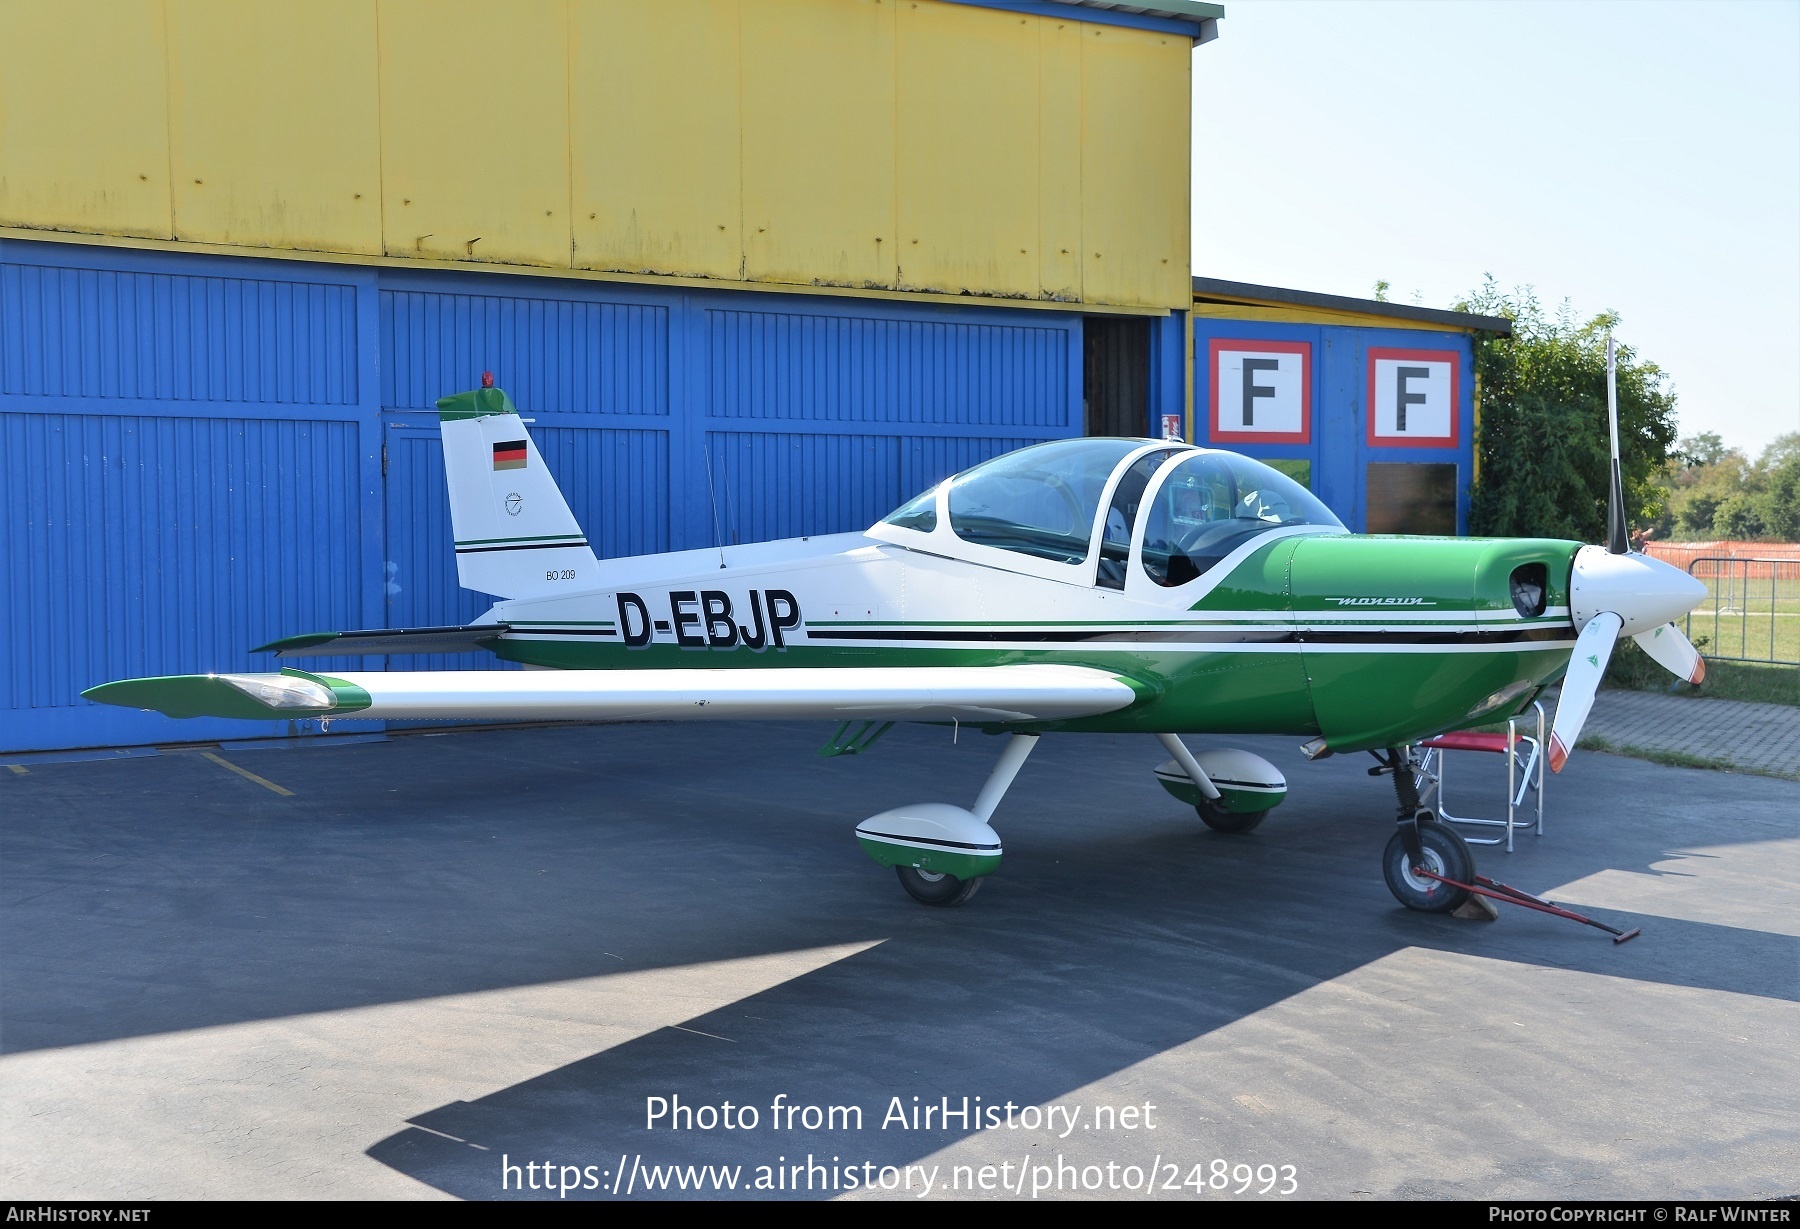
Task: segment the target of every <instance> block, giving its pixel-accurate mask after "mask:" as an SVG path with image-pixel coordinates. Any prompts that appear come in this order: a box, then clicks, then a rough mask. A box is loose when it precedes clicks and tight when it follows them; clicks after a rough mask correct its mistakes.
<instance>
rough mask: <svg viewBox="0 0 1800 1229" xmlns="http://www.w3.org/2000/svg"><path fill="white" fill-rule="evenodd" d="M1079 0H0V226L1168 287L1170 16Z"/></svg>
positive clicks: (1117, 296) (739, 268)
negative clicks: (1159, 23)
mask: <svg viewBox="0 0 1800 1229" xmlns="http://www.w3.org/2000/svg"><path fill="white" fill-rule="evenodd" d="M1196 7H1198V6H1196ZM1020 10H1028V11H1020ZM1036 10H1044V12H1039V11H1036ZM1107 13H1108V11H1107V10H1101V9H1094V10H1090V11H1089V12H1088V14H1087V15H1088V16H1091V17H1093V18H1094V19H1095V20H1080V19H1078V18H1079V17H1080V16H1081V15H1082V10H1081V9H1079V8H1076V7H1074V6H1071V5H1048V4H1036V5H1031V4H1027V5H1019V6H1017V8H1012V7H995V8H989V7H983V6H979V5H973V4H956V3H942V2H939V0H657V2H655V3H646V2H645V0H508V2H507V3H503V4H502V3H493V2H491V0H289V2H267V3H254V4H249V3H243V2H242V0H7V2H6V3H5V4H4V5H0V225H5V226H9V227H31V228H44V229H49V230H56V231H69V232H80V233H85V234H93V235H108V236H120V237H137V238H145V239H163V240H173V241H180V242H186V243H197V244H212V245H224V246H227V247H231V248H243V249H266V248H274V249H284V250H296V251H308V252H332V253H342V254H347V255H365V256H382V257H388V258H396V259H403V260H438V261H456V262H474V263H478V264H516V265H527V266H536V267H542V268H551V269H570V270H595V271H605V272H611V273H624V274H634V273H635V274H660V275H669V276H675V277H698V278H708V279H717V280H722V281H732V282H776V283H789V284H797V285H830V286H843V287H855V288H865V289H888V290H917V291H936V292H945V293H952V294H975V295H982V296H994V297H1001V298H1027V299H1048V300H1064V301H1071V302H1081V303H1088V304H1095V305H1111V306H1136V307H1156V308H1165V309H1182V308H1185V307H1186V306H1187V305H1188V303H1189V302H1190V301H1191V299H1190V293H1189V283H1188V277H1189V272H1190V271H1189V267H1188V231H1189V218H1188V167H1189V152H1188V145H1189V101H1188V100H1189V61H1190V57H1191V54H1192V43H1193V40H1192V38H1191V37H1188V36H1186V35H1184V34H1181V33H1177V32H1173V31H1170V30H1157V29H1140V28H1133V27H1130V26H1122V25H1112V24H1103V23H1102V22H1101V21H1100V20H1099V19H1100V18H1102V17H1105V16H1107Z"/></svg>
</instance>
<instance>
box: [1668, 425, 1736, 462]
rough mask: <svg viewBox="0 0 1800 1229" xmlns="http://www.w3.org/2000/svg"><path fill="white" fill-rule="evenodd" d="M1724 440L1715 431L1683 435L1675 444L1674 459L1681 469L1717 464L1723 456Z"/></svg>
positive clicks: (1724, 451) (1724, 450) (1724, 449)
mask: <svg viewBox="0 0 1800 1229" xmlns="http://www.w3.org/2000/svg"><path fill="white" fill-rule="evenodd" d="M1725 453H1726V448H1725V441H1724V440H1722V439H1720V438H1719V433H1718V432H1717V431H1702V432H1700V434H1698V435H1686V436H1683V437H1682V439H1681V442H1680V443H1679V444H1677V445H1675V460H1677V461H1679V462H1680V463H1681V467H1682V468H1683V469H1700V468H1703V467H1704V466H1708V465H1717V464H1718V463H1719V462H1720V461H1722V460H1723V459H1724V458H1725Z"/></svg>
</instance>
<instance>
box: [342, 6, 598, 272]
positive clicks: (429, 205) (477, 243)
mask: <svg viewBox="0 0 1800 1229" xmlns="http://www.w3.org/2000/svg"><path fill="white" fill-rule="evenodd" d="M379 21H380V36H379V37H378V38H375V44H376V53H377V55H378V56H379V59H380V65H381V69H380V71H381V107H380V123H381V144H380V148H381V181H382V211H381V217H382V227H381V229H382V236H383V240H384V242H385V244H386V248H387V252H388V255H390V256H431V257H438V258H441V259H445V260H491V261H500V262H503V263H507V264H528V265H551V266H555V265H562V266H564V267H565V268H566V267H567V266H568V265H569V263H570V260H569V234H570V231H569V38H568V6H567V5H565V4H562V3H560V2H559V0H511V2H510V3H507V4H490V3H488V2H487V0H382V2H381V6H380V17H379ZM369 37H371V38H374V31H372V30H371V31H370V33H369ZM626 122H630V121H626Z"/></svg>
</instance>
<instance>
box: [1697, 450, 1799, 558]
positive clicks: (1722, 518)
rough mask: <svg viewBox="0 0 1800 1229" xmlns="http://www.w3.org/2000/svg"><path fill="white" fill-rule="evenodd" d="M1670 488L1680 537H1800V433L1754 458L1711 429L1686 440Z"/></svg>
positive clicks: (1700, 538) (1780, 539)
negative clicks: (1730, 444)
mask: <svg viewBox="0 0 1800 1229" xmlns="http://www.w3.org/2000/svg"><path fill="white" fill-rule="evenodd" d="M1709 441H1711V442H1710V443H1709ZM1714 444H1716V446H1713V445H1714ZM1665 487H1666V490H1667V491H1668V494H1669V504H1668V513H1667V515H1666V516H1665V518H1664V520H1665V522H1666V524H1667V527H1668V529H1669V530H1670V532H1671V533H1672V535H1673V536H1674V537H1676V538H1682V539H1687V540H1689V541H1703V540H1706V539H1712V538H1737V539H1748V540H1751V541H1756V540H1762V541H1774V542H1793V541H1797V540H1800V432H1793V433H1790V434H1788V435H1783V436H1781V437H1779V438H1778V439H1776V440H1775V442H1774V443H1772V444H1770V445H1769V446H1768V447H1767V448H1765V449H1763V452H1762V455H1761V456H1760V457H1758V458H1757V459H1756V461H1755V462H1754V463H1752V462H1751V461H1750V459H1749V458H1747V457H1746V456H1744V454H1743V453H1741V452H1739V451H1738V450H1737V449H1735V448H1725V447H1724V445H1723V443H1722V442H1720V441H1719V440H1718V437H1717V436H1716V435H1712V434H1711V433H1710V432H1709V433H1707V434H1706V435H1703V436H1695V437H1692V438H1689V439H1684V440H1682V441H1681V444H1680V445H1679V446H1678V447H1677V448H1676V455H1675V459H1674V460H1673V461H1671V463H1670V465H1669V468H1668V470H1667V474H1666V479H1665Z"/></svg>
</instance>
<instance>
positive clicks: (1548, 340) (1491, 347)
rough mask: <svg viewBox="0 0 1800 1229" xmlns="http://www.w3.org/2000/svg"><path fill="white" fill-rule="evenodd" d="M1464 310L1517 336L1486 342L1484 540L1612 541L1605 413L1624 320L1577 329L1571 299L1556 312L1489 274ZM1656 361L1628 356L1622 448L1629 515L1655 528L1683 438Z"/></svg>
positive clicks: (1482, 371) (1476, 518)
mask: <svg viewBox="0 0 1800 1229" xmlns="http://www.w3.org/2000/svg"><path fill="white" fill-rule="evenodd" d="M1457 310H1459V311H1469V312H1478V313H1480V314H1482V315H1484V316H1504V317H1506V318H1507V319H1508V320H1510V321H1512V326H1513V332H1512V336H1511V337H1488V338H1482V339H1478V340H1477V342H1476V346H1475V372H1476V376H1477V378H1478V379H1479V380H1480V381H1481V427H1480V432H1479V434H1478V436H1477V438H1476V441H1475V448H1476V451H1477V455H1478V463H1479V467H1480V473H1481V478H1480V481H1479V482H1477V483H1476V485H1475V487H1474V488H1473V489H1472V490H1471V492H1470V507H1469V528H1470V530H1471V532H1474V533H1477V534H1494V535H1501V536H1508V537H1512V536H1533V535H1537V536H1543V537H1556V538H1572V539H1574V540H1576V541H1581V542H1601V541H1604V540H1605V538H1606V505H1607V491H1608V488H1609V486H1610V485H1611V468H1612V467H1611V463H1610V456H1611V449H1610V446H1609V441H1608V432H1607V416H1606V334H1607V330H1608V329H1611V328H1616V327H1617V325H1618V322H1619V317H1618V315H1617V314H1616V313H1612V312H1604V313H1602V314H1600V315H1597V316H1594V317H1593V318H1592V319H1589V320H1587V321H1585V322H1582V321H1578V320H1577V319H1576V317H1575V315H1574V312H1573V309H1572V308H1571V307H1570V306H1569V305H1568V304H1567V303H1564V304H1563V306H1562V308H1561V309H1560V310H1559V311H1558V312H1557V313H1556V314H1555V315H1554V316H1551V315H1549V314H1548V313H1546V312H1545V311H1544V310H1543V307H1542V306H1541V305H1540V304H1539V302H1538V300H1537V296H1536V294H1535V293H1534V292H1533V291H1532V290H1531V289H1530V288H1529V287H1526V288H1521V289H1518V290H1514V291H1511V292H1507V291H1503V290H1501V289H1500V288H1499V286H1498V285H1497V284H1496V283H1495V281H1494V279H1493V277H1492V276H1491V275H1490V276H1489V277H1488V278H1487V279H1486V280H1485V281H1484V282H1483V283H1482V285H1481V288H1480V289H1478V290H1477V291H1476V292H1475V293H1474V294H1473V295H1471V296H1470V297H1469V298H1468V299H1466V300H1464V301H1463V302H1461V303H1458V304H1457ZM1665 378H1666V377H1665V376H1664V374H1663V372H1662V371H1661V369H1659V368H1658V367H1657V366H1656V365H1655V364H1654V363H1648V362H1643V361H1641V360H1640V359H1639V357H1638V355H1637V353H1636V351H1634V350H1633V349H1632V348H1631V347H1629V346H1625V345H1620V346H1619V349H1618V385H1619V449H1620V453H1621V466H1620V468H1621V470H1622V472H1623V475H1624V480H1625V515H1626V519H1627V521H1628V522H1629V523H1630V524H1631V525H1634V526H1644V525H1649V524H1653V523H1654V522H1655V521H1656V520H1657V518H1658V517H1659V516H1660V514H1661V512H1662V508H1663V503H1664V500H1665V497H1666V496H1665V489H1664V487H1663V486H1662V481H1663V480H1664V476H1665V474H1666V472H1667V462H1668V459H1669V449H1670V447H1671V445H1673V443H1674V442H1675V394H1674V393H1673V391H1671V390H1669V389H1668V388H1666V387H1665V386H1664V383H1665Z"/></svg>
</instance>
